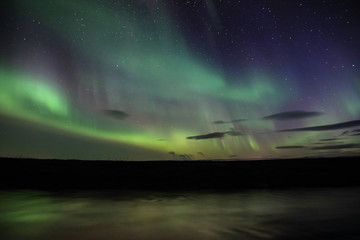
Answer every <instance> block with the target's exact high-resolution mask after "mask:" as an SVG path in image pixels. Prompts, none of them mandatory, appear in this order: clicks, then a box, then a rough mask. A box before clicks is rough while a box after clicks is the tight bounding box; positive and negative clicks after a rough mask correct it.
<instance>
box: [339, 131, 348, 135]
mask: <svg viewBox="0 0 360 240" xmlns="http://www.w3.org/2000/svg"><path fill="white" fill-rule="evenodd" d="M348 133H349V131H344V132H342V133H341V134H340V136H343V135H346V134H348Z"/></svg>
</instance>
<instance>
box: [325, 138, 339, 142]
mask: <svg viewBox="0 0 360 240" xmlns="http://www.w3.org/2000/svg"><path fill="white" fill-rule="evenodd" d="M341 139H344V138H324V139H320V140H319V141H322V142H328V141H336V140H341Z"/></svg>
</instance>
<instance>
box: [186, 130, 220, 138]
mask: <svg viewBox="0 0 360 240" xmlns="http://www.w3.org/2000/svg"><path fill="white" fill-rule="evenodd" d="M225 133H226V132H213V133H208V134H204V135H197V136H191V137H187V138H186V139H195V140H199V139H211V138H222V137H224V135H225Z"/></svg>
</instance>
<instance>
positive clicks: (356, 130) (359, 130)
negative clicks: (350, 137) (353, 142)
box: [352, 129, 360, 132]
mask: <svg viewBox="0 0 360 240" xmlns="http://www.w3.org/2000/svg"><path fill="white" fill-rule="evenodd" d="M352 132H360V129H354V130H352Z"/></svg>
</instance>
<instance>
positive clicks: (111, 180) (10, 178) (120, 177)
mask: <svg viewBox="0 0 360 240" xmlns="http://www.w3.org/2000/svg"><path fill="white" fill-rule="evenodd" d="M0 161H1V162H0V164H1V170H0V171H1V172H0V173H1V175H0V188H1V189H15V188H16V189H18V188H21V189H23V188H29V189H52V190H56V189H162V190H167V189H169V190H174V189H193V190H197V189H224V190H226V189H241V188H289V187H291V188H292V187H337V186H355V185H358V186H359V185H360V174H359V167H358V164H357V162H358V161H359V160H358V158H357V157H347V158H321V159H310V158H309V159H288V160H261V161H134V162H130V161H82V160H36V159H9V158H2V159H0Z"/></svg>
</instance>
